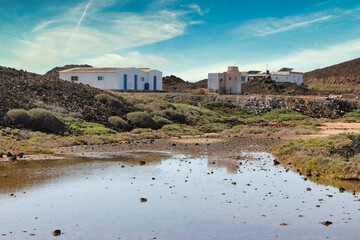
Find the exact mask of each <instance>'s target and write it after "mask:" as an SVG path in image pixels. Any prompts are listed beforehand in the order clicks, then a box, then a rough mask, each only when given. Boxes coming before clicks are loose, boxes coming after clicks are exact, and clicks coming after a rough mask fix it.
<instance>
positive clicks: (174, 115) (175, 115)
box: [163, 109, 186, 123]
mask: <svg viewBox="0 0 360 240" xmlns="http://www.w3.org/2000/svg"><path fill="white" fill-rule="evenodd" d="M163 113H164V114H165V116H166V117H167V118H168V119H170V120H173V121H175V122H177V123H186V116H185V115H184V114H182V113H179V112H177V111H175V110H174V109H166V110H164V111H163Z"/></svg>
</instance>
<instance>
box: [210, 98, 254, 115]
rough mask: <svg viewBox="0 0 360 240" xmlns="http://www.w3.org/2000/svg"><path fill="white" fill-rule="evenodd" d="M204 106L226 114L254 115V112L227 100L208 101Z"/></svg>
mask: <svg viewBox="0 0 360 240" xmlns="http://www.w3.org/2000/svg"><path fill="white" fill-rule="evenodd" d="M203 107H205V108H207V109H210V110H212V111H214V112H217V113H221V114H225V115H237V116H250V115H252V113H251V112H250V111H249V110H248V109H246V108H244V107H241V106H237V105H234V104H232V103H229V102H225V101H215V102H209V103H206V104H205V105H204V106H203Z"/></svg>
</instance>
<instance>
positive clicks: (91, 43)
mask: <svg viewBox="0 0 360 240" xmlns="http://www.w3.org/2000/svg"><path fill="white" fill-rule="evenodd" d="M115 2H116V1H115V0H88V1H87V2H86V3H82V4H79V5H76V6H74V7H72V8H69V9H68V10H67V11H66V12H62V13H59V15H58V16H56V17H54V18H52V19H46V21H43V22H40V23H38V24H37V25H36V26H34V27H33V29H31V30H30V31H29V32H25V33H24V34H23V35H22V38H21V39H18V40H17V41H18V42H17V47H16V48H14V50H12V54H11V55H12V56H10V57H9V56H7V57H6V58H4V57H3V58H2V57H1V56H0V64H4V65H5V64H6V65H10V66H14V67H17V68H26V69H29V70H31V71H38V69H39V68H42V69H44V68H46V67H49V66H53V65H61V64H65V63H69V62H74V61H76V60H78V59H81V58H85V57H90V56H103V55H104V54H111V53H116V52H118V51H121V50H123V49H127V48H133V47H138V46H144V45H148V44H152V43H156V42H160V41H164V40H168V39H172V38H174V37H177V36H180V35H183V34H184V33H185V31H186V27H187V26H189V25H191V24H194V22H193V21H192V20H191V19H190V17H188V16H187V14H189V13H190V12H189V11H185V10H183V11H181V10H167V9H164V8H162V9H161V8H160V9H151V11H145V12H141V13H134V12H114V11H112V12H109V11H106V8H107V7H108V6H110V5H111V4H113V3H115ZM194 12H196V11H195V10H192V12H191V13H194ZM198 23H199V22H198ZM198 23H197V24H198ZM9 59H11V60H9Z"/></svg>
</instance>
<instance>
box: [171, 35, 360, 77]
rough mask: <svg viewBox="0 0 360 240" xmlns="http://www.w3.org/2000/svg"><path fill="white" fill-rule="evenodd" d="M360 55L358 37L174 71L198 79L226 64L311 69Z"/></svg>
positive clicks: (242, 67) (244, 67) (246, 67)
mask: <svg viewBox="0 0 360 240" xmlns="http://www.w3.org/2000/svg"><path fill="white" fill-rule="evenodd" d="M359 56H360V38H358V39H354V40H351V41H347V42H344V43H340V44H336V45H332V46H329V47H327V48H323V49H304V50H297V51H296V52H293V53H289V55H283V56H278V57H277V58H275V59H273V58H269V60H268V61H266V60H264V61H259V62H253V63H246V64H241V62H239V61H236V60H233V61H228V62H222V63H219V64H213V65H208V66H204V67H199V68H193V69H190V70H188V71H184V72H175V73H174V75H176V76H179V77H181V78H183V79H184V80H187V81H198V80H201V79H204V78H207V74H208V73H213V72H224V71H226V69H227V66H239V70H240V71H249V70H259V71H265V70H266V65H268V67H269V70H270V71H277V70H279V69H280V68H282V67H293V68H295V71H303V72H307V71H312V70H315V69H317V68H324V67H328V66H331V65H334V64H338V63H341V62H344V61H349V60H352V59H355V58H358V57H359Z"/></svg>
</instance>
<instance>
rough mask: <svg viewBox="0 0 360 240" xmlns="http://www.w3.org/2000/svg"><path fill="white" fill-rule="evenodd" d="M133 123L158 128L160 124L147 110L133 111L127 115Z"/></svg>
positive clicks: (143, 126) (136, 125)
mask: <svg viewBox="0 0 360 240" xmlns="http://www.w3.org/2000/svg"><path fill="white" fill-rule="evenodd" d="M126 117H127V119H128V121H129V122H130V123H131V125H133V126H135V127H138V128H151V129H158V128H159V125H158V123H157V122H155V121H154V120H153V119H152V118H151V117H150V116H149V115H148V114H147V113H145V112H132V113H128V114H127V115H126Z"/></svg>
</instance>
